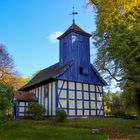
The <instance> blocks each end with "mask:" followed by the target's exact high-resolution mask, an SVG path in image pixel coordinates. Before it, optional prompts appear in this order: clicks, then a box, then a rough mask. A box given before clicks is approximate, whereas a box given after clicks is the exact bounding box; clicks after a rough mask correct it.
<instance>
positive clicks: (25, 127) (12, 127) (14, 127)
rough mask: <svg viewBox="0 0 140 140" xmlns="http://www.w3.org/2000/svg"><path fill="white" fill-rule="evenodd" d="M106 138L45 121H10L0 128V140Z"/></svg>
mask: <svg viewBox="0 0 140 140" xmlns="http://www.w3.org/2000/svg"><path fill="white" fill-rule="evenodd" d="M74 139H75V140H91V139H94V140H107V136H105V135H104V134H96V135H94V134H91V132H90V130H85V129H76V128H65V127H59V126H55V125H54V124H53V125H50V124H49V125H48V124H47V123H44V124H43V123H39V122H37V123H36V122H32V121H31V122H30V121H11V122H8V123H6V124H5V125H4V126H3V127H1V128H0V140H74Z"/></svg>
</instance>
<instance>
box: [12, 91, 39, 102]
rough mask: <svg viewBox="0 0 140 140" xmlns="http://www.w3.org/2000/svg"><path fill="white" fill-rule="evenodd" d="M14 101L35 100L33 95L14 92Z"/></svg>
mask: <svg viewBox="0 0 140 140" xmlns="http://www.w3.org/2000/svg"><path fill="white" fill-rule="evenodd" d="M14 97H15V100H19V101H37V98H36V96H35V94H34V93H30V92H25V91H16V92H15V93H14Z"/></svg>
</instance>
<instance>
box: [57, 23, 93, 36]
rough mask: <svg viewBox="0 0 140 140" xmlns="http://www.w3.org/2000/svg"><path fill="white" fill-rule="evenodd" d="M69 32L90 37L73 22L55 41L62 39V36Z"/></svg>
mask: <svg viewBox="0 0 140 140" xmlns="http://www.w3.org/2000/svg"><path fill="white" fill-rule="evenodd" d="M70 32H76V33H79V34H82V35H84V36H88V37H90V36H91V34H89V33H87V32H86V31H84V30H83V29H81V28H80V27H79V26H78V25H76V24H75V22H74V23H73V24H72V25H71V26H70V27H69V28H68V29H67V30H66V31H65V32H64V33H63V34H62V35H61V36H59V37H58V38H57V39H61V38H63V37H64V36H66V35H67V34H68V33H70Z"/></svg>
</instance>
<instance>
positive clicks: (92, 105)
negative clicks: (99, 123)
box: [90, 101, 96, 109]
mask: <svg viewBox="0 0 140 140" xmlns="http://www.w3.org/2000/svg"><path fill="white" fill-rule="evenodd" d="M90 106H91V108H92V109H96V106H95V102H94V101H91V102H90Z"/></svg>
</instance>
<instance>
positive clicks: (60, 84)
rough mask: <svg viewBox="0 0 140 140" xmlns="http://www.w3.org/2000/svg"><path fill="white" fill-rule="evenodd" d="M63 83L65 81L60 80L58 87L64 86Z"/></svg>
mask: <svg viewBox="0 0 140 140" xmlns="http://www.w3.org/2000/svg"><path fill="white" fill-rule="evenodd" d="M62 84H63V81H62V80H58V87H59V88H61V87H62Z"/></svg>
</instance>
